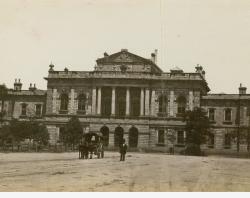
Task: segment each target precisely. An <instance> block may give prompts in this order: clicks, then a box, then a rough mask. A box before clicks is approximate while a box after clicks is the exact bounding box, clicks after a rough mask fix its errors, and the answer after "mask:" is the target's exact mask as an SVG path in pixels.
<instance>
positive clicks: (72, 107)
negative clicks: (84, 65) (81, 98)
mask: <svg viewBox="0 0 250 198" xmlns="http://www.w3.org/2000/svg"><path fill="white" fill-rule="evenodd" d="M74 101H75V90H74V89H71V90H70V105H69V113H70V114H74Z"/></svg>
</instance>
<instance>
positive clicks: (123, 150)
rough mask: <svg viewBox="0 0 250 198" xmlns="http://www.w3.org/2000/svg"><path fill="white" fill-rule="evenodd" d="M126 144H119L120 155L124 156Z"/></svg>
mask: <svg viewBox="0 0 250 198" xmlns="http://www.w3.org/2000/svg"><path fill="white" fill-rule="evenodd" d="M127 148H128V147H127V144H125V143H123V144H121V145H120V153H121V154H126V152H127Z"/></svg>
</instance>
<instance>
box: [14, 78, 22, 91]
mask: <svg viewBox="0 0 250 198" xmlns="http://www.w3.org/2000/svg"><path fill="white" fill-rule="evenodd" d="M22 85H23V84H22V83H21V80H20V79H18V81H17V79H15V83H14V91H21V90H22Z"/></svg>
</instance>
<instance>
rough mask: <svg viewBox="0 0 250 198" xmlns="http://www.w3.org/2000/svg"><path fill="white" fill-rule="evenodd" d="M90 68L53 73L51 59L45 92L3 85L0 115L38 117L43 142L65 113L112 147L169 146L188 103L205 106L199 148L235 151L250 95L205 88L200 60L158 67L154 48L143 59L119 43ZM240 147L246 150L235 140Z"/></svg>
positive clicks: (180, 131)
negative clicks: (189, 68) (192, 66)
mask: <svg viewBox="0 0 250 198" xmlns="http://www.w3.org/2000/svg"><path fill="white" fill-rule="evenodd" d="M96 63H97V65H96V66H95V68H94V71H71V70H69V69H67V68H65V70H64V71H56V70H55V68H54V65H53V64H51V65H50V69H49V74H48V77H46V78H45V79H46V80H47V90H46V91H43V90H37V89H36V88H35V87H34V86H33V87H32V85H31V86H30V89H29V90H26V91H24V90H22V89H21V86H22V85H21V83H20V81H16V82H15V84H14V90H9V92H8V100H7V101H5V105H4V109H5V110H7V112H8V113H7V115H6V120H10V119H12V118H18V119H27V118H29V117H35V118H36V119H39V120H41V121H42V122H44V123H45V124H46V126H47V128H48V131H49V133H50V143H51V144H57V143H58V142H60V131H62V130H64V127H65V124H66V123H67V122H68V120H69V118H70V117H71V116H77V117H78V118H79V120H80V122H81V123H82V127H83V132H98V133H102V134H103V136H104V140H105V145H106V146H108V147H115V146H117V145H118V144H119V141H120V139H122V138H125V139H126V141H127V142H128V146H129V147H130V149H138V148H144V149H149V150H161V151H168V150H169V148H170V147H173V146H174V147H175V148H176V149H177V150H178V149H182V148H183V147H184V146H185V137H186V134H185V131H184V126H185V123H184V122H183V121H182V114H183V113H184V112H185V111H186V110H193V109H194V108H195V107H203V108H204V109H206V110H207V112H208V116H209V119H210V120H211V123H212V124H213V132H214V134H213V135H211V136H210V137H208V141H207V144H206V145H203V148H204V149H209V150H211V151H229V150H230V151H234V150H236V149H237V146H236V141H235V134H236V133H237V132H238V131H239V130H240V131H245V132H246V134H247V130H248V127H249V116H248V107H249V106H250V105H249V104H250V95H249V94H246V88H244V87H242V86H241V87H240V88H239V91H240V93H239V94H235V95H231V94H208V92H209V91H210V89H209V87H208V85H207V82H206V80H205V71H204V70H203V68H202V67H201V66H200V65H197V66H196V71H195V72H193V73H185V72H184V71H183V70H182V69H180V68H178V67H174V68H173V69H171V70H170V72H163V71H162V70H161V69H160V68H159V67H158V66H157V51H155V52H154V53H152V54H151V59H145V58H142V57H140V56H138V55H135V54H132V53H130V52H128V50H126V49H122V50H121V51H120V52H117V53H115V54H111V55H108V54H107V53H104V57H103V58H100V59H97V61H96ZM240 151H247V143H246V142H241V144H240Z"/></svg>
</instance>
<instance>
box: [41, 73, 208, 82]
mask: <svg viewBox="0 0 250 198" xmlns="http://www.w3.org/2000/svg"><path fill="white" fill-rule="evenodd" d="M53 78H64V79H70V78H79V79H80V78H86V79H90V78H125V79H135V78H136V79H150V80H204V79H203V77H202V76H201V74H199V73H180V74H179V73H170V72H169V73H161V74H158V75H156V74H150V73H142V72H126V73H122V72H117V71H112V72H111V71H101V72H98V71H94V72H86V71H53V72H50V73H49V75H48V77H46V78H45V79H53Z"/></svg>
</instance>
